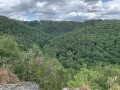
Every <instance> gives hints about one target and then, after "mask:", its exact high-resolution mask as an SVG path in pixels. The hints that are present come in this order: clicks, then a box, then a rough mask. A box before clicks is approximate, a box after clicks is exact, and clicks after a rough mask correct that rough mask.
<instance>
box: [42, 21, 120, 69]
mask: <svg viewBox="0 0 120 90" xmlns="http://www.w3.org/2000/svg"><path fill="white" fill-rule="evenodd" d="M43 50H44V53H47V54H49V55H51V56H53V57H56V58H58V59H59V60H60V62H61V63H62V64H63V65H64V67H66V68H74V69H80V67H81V65H82V64H83V63H86V64H88V66H89V67H90V66H94V65H96V64H98V63H100V64H102V65H103V66H104V65H108V64H110V63H112V64H115V63H117V64H120V56H119V54H120V23H119V22H113V23H112V22H111V23H108V22H106V21H102V22H101V23H97V24H95V25H94V26H86V27H84V28H81V29H78V30H74V31H72V32H68V33H65V34H63V35H60V36H58V37H56V38H54V39H52V40H51V41H50V43H49V44H48V45H46V46H44V48H43Z"/></svg>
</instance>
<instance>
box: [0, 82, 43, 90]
mask: <svg viewBox="0 0 120 90" xmlns="http://www.w3.org/2000/svg"><path fill="white" fill-rule="evenodd" d="M0 90H42V89H40V88H39V85H37V84H35V83H31V82H21V83H17V84H0Z"/></svg>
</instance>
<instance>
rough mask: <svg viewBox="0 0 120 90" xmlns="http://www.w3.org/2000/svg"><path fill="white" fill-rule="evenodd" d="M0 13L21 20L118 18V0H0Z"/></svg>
mask: <svg viewBox="0 0 120 90" xmlns="http://www.w3.org/2000/svg"><path fill="white" fill-rule="evenodd" d="M0 15H2V16H7V17H9V18H12V19H16V20H21V21H32V20H54V21H84V20H90V19H120V0H0Z"/></svg>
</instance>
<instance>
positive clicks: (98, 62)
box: [0, 16, 120, 90]
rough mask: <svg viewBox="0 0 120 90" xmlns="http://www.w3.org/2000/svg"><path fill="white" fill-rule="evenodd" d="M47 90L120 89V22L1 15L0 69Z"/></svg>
mask: <svg viewBox="0 0 120 90" xmlns="http://www.w3.org/2000/svg"><path fill="white" fill-rule="evenodd" d="M1 67H2V68H6V69H9V70H11V71H12V72H13V73H14V74H16V75H17V76H18V78H19V79H20V81H31V82H35V83H37V84H39V85H40V87H41V88H42V89H44V90H62V88H64V87H70V88H72V87H74V88H77V87H80V88H87V89H93V90H95V89H98V90H120V20H88V21H83V22H73V21H26V22H23V21H18V20H13V19H9V18H7V17H4V16H0V68H1Z"/></svg>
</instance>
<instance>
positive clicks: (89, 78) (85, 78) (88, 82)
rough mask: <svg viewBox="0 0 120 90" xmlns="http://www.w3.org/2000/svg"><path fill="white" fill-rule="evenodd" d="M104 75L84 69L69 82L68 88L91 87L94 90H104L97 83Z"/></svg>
mask: <svg viewBox="0 0 120 90" xmlns="http://www.w3.org/2000/svg"><path fill="white" fill-rule="evenodd" d="M101 78H103V75H102V74H100V73H99V72H98V71H93V70H92V69H90V70H88V69H87V68H85V67H83V68H81V70H80V71H79V72H78V73H77V74H76V75H75V76H74V77H73V79H72V80H70V81H68V86H70V87H90V88H92V89H97V88H99V89H100V90H102V89H101V88H102V87H100V86H99V84H98V83H97V82H98V81H99V80H100V79H101Z"/></svg>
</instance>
